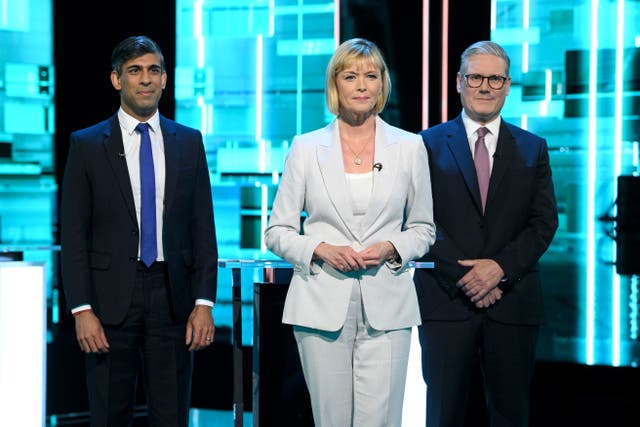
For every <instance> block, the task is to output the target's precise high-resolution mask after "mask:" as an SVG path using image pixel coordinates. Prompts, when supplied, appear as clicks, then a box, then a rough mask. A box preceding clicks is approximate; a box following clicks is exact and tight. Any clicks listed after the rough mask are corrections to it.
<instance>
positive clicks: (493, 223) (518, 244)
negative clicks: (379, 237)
mask: <svg viewBox="0 0 640 427" xmlns="http://www.w3.org/2000/svg"><path fill="white" fill-rule="evenodd" d="M421 135H422V138H423V140H424V143H425V146H426V148H427V150H428V152H429V166H430V170H431V185H432V192H433V208H434V218H435V223H436V242H435V244H434V245H433V246H432V247H431V249H430V251H429V253H428V254H427V255H426V256H425V258H423V260H426V261H433V262H435V268H434V269H432V270H416V273H415V276H414V281H415V283H416V287H417V292H418V298H419V300H420V307H421V315H422V318H423V320H462V319H466V318H468V317H469V316H471V315H472V314H473V313H474V312H475V311H476V308H475V307H474V305H473V304H472V303H470V302H469V300H468V298H467V297H466V296H465V295H464V293H463V292H458V289H457V288H456V285H455V284H456V282H457V281H458V280H459V279H460V278H461V277H462V276H463V275H464V274H465V273H466V272H467V271H468V270H469V268H468V267H463V266H460V265H458V263H457V260H459V259H477V258H491V259H493V260H495V261H496V262H497V263H498V264H499V265H500V266H501V267H502V269H503V270H504V273H505V276H506V278H507V279H508V281H509V282H508V287H509V289H508V290H507V291H506V292H505V294H504V295H503V297H502V299H501V300H499V301H498V302H497V303H496V304H494V305H492V306H491V307H490V308H489V309H488V310H487V314H488V316H490V317H491V318H493V319H494V320H497V321H501V322H506V323H512V324H523V325H526V324H530V325H535V324H541V323H542V322H543V321H544V312H543V305H542V292H541V286H540V279H539V272H538V260H539V259H540V257H541V256H542V254H543V253H544V252H545V251H546V249H547V247H548V246H549V244H550V243H551V240H552V239H553V236H554V234H555V231H556V229H557V227H558V216H557V207H556V199H555V194H554V190H553V183H552V180H551V168H550V166H549V154H548V151H547V144H546V141H545V140H544V139H542V138H540V137H538V136H536V135H534V134H532V133H530V132H527V131H525V130H523V129H521V128H519V127H516V126H513V125H511V124H508V123H506V122H504V121H502V124H501V127H500V133H499V136H498V142H497V147H496V153H495V155H494V163H493V169H492V173H491V179H490V182H489V191H488V195H487V202H486V208H485V213H484V215H483V213H482V205H481V202H480V191H479V188H478V182H477V178H476V173H475V167H474V164H473V158H472V156H471V151H470V149H469V143H468V139H467V134H466V132H465V128H464V124H463V121H462V117H461V116H458V117H457V118H455V119H454V120H451V121H449V122H446V123H443V124H440V125H437V126H434V127H432V128H429V129H426V130H424V131H422V132H421Z"/></svg>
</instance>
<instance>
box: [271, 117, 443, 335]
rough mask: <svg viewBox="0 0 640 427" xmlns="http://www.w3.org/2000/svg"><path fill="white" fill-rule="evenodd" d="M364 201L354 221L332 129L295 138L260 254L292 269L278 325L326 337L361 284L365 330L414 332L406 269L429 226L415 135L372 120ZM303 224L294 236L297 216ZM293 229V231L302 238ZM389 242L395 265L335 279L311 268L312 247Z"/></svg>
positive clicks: (426, 241)
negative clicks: (369, 181)
mask: <svg viewBox="0 0 640 427" xmlns="http://www.w3.org/2000/svg"><path fill="white" fill-rule="evenodd" d="M374 163H379V164H381V165H382V167H381V169H380V170H374V171H373V192H372V195H371V201H370V203H369V207H368V208H367V211H366V214H365V215H364V216H360V217H358V219H357V220H356V217H354V216H353V211H352V207H351V203H350V195H349V193H348V184H347V181H346V175H345V172H344V166H343V159H342V150H341V146H340V135H339V130H338V123H337V121H336V120H334V121H333V122H332V123H330V124H329V125H327V126H326V127H324V128H322V129H318V130H315V131H313V132H309V133H306V134H302V135H298V136H296V137H295V138H294V139H293V143H292V145H291V149H290V151H289V153H288V155H287V160H286V163H285V168H284V172H283V175H282V181H281V182H280V185H279V188H278V192H277V194H276V197H275V200H274V203H273V209H272V212H271V218H270V220H269V226H268V227H267V229H266V230H265V241H266V245H267V247H268V248H269V250H271V251H272V252H273V253H274V254H276V255H278V256H279V257H281V258H283V259H284V260H286V261H288V262H290V263H291V264H292V265H293V269H294V272H293V278H292V280H291V284H290V286H289V290H288V293H287V297H286V300H285V307H284V313H283V318H282V321H283V322H284V323H287V324H293V325H299V326H304V327H309V328H315V329H321V330H326V331H336V330H338V329H340V328H341V327H342V325H343V323H344V321H345V317H346V313H347V307H348V305H349V297H350V295H351V289H352V286H351V285H352V281H353V280H360V287H361V291H362V302H363V305H364V309H365V312H366V316H367V319H368V321H369V323H370V324H371V326H372V327H373V328H375V329H378V330H390V329H398V328H405V327H410V326H413V325H418V324H420V312H419V309H418V300H417V296H416V291H415V287H414V284H413V280H412V275H411V270H410V269H409V268H408V267H407V265H406V264H407V262H408V261H410V260H413V259H416V258H418V257H420V256H422V255H424V254H425V253H426V252H428V250H429V247H430V245H431V244H432V243H433V242H434V238H435V226H434V222H433V207H432V200H431V183H430V179H429V163H428V159H427V151H426V149H425V147H424V144H423V142H422V139H421V138H420V136H419V135H417V134H412V133H409V132H406V131H404V130H401V129H398V128H396V127H393V126H391V125H389V124H387V123H385V122H384V121H383V120H382V119H381V118H379V117H377V118H376V137H375V160H374ZM303 211H304V212H306V219H305V221H304V224H303V226H302V227H301V224H300V222H301V221H300V218H301V212H303ZM301 228H302V229H301ZM387 240H388V241H391V242H392V243H393V245H394V246H395V247H396V250H397V251H398V254H399V255H400V257H401V259H402V264H401V265H399V264H396V265H392V264H390V263H388V262H387V263H385V264H383V265H381V266H379V267H376V268H370V269H367V270H361V271H359V272H350V273H343V272H341V271H338V270H336V269H334V268H333V267H331V266H330V265H329V264H326V263H324V262H322V261H321V260H317V261H312V260H311V258H312V256H313V251H314V250H315V248H316V247H317V246H318V245H319V244H320V243H321V242H326V243H329V244H332V245H350V246H352V247H354V248H356V249H359V250H362V249H364V248H366V247H368V246H370V245H372V244H374V243H377V242H383V241H387Z"/></svg>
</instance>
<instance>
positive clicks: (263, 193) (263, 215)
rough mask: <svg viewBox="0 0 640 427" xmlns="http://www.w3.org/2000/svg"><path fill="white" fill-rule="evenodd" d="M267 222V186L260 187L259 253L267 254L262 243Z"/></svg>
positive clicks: (265, 247) (265, 246)
mask: <svg viewBox="0 0 640 427" xmlns="http://www.w3.org/2000/svg"><path fill="white" fill-rule="evenodd" d="M268 221H269V188H268V187H267V185H265V184H262V185H261V186H260V252H261V253H263V254H264V253H266V252H267V245H266V243H265V242H264V230H266V229H267V224H268Z"/></svg>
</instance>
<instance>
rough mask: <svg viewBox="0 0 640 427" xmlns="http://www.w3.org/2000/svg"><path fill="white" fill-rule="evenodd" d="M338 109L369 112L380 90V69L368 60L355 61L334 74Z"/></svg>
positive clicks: (360, 112)
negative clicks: (338, 103) (338, 102)
mask: <svg viewBox="0 0 640 427" xmlns="http://www.w3.org/2000/svg"><path fill="white" fill-rule="evenodd" d="M336 87H337V89H338V99H339V101H340V110H342V111H347V112H352V113H359V114H362V113H369V112H370V111H372V110H373V108H374V107H375V105H376V102H377V101H378V97H379V96H380V93H381V92H382V76H381V73H380V70H379V69H377V68H375V67H374V66H373V64H371V62H369V61H356V62H354V63H353V64H351V65H350V66H349V67H347V68H345V69H344V70H342V71H340V72H339V73H338V75H337V76H336Z"/></svg>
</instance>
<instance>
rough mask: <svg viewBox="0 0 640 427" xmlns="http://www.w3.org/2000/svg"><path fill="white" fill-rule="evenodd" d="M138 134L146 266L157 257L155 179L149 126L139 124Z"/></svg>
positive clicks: (143, 245) (143, 257) (141, 214)
mask: <svg viewBox="0 0 640 427" xmlns="http://www.w3.org/2000/svg"><path fill="white" fill-rule="evenodd" d="M136 130H137V131H138V132H139V133H140V259H141V260H142V262H143V263H144V264H145V265H146V266H147V267H150V266H151V264H153V262H154V261H155V260H156V258H157V257H158V241H157V237H156V179H155V173H154V170H153V156H152V154H151V138H150V137H149V125H148V124H147V123H139V124H138V126H136Z"/></svg>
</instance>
